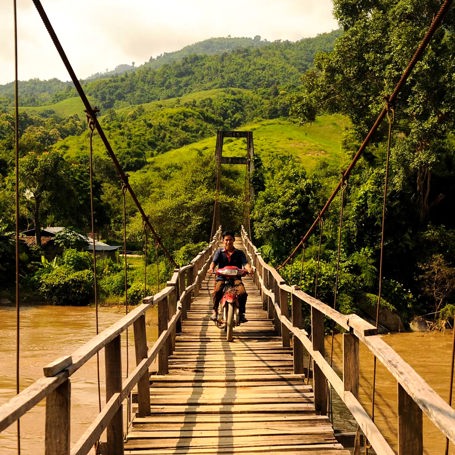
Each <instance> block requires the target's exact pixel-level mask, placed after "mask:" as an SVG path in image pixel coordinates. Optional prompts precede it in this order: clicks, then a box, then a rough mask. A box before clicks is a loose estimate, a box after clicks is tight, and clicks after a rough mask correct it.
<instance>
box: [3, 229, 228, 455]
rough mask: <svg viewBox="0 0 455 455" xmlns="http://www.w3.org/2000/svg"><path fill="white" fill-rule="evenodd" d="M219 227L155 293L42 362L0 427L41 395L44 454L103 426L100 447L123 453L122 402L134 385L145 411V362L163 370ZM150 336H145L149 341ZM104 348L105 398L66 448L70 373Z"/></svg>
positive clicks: (63, 450)
mask: <svg viewBox="0 0 455 455" xmlns="http://www.w3.org/2000/svg"><path fill="white" fill-rule="evenodd" d="M219 237H220V231H218V232H217V233H216V234H215V236H214V237H213V239H212V242H211V243H210V245H209V246H208V247H207V249H206V250H204V251H203V252H202V253H200V254H199V255H197V256H196V257H195V258H194V259H193V260H192V261H191V263H190V264H189V265H187V266H185V267H182V268H180V269H176V270H175V271H174V274H173V276H172V278H171V280H170V281H169V282H168V283H167V286H166V288H164V289H163V290H162V291H160V292H159V293H157V294H155V295H154V296H152V297H146V298H145V299H144V302H143V303H142V304H141V305H139V306H137V307H135V308H134V309H133V310H132V311H131V312H129V313H128V314H127V315H126V316H124V317H123V318H122V319H120V320H119V321H118V322H116V323H115V324H113V325H112V326H110V327H109V328H107V329H106V330H104V331H103V332H101V333H100V334H98V335H97V336H96V337H94V338H93V339H92V340H90V341H89V342H88V343H86V344H85V345H83V346H82V347H80V348H79V349H77V350H76V351H75V352H73V353H72V354H71V355H69V356H65V357H63V358H60V359H58V360H56V361H55V362H53V363H51V364H49V365H47V366H46V367H44V376H43V377H42V378H40V379H38V380H37V381H36V382H34V383H33V384H32V385H31V386H29V387H28V388H26V389H24V390H23V391H22V392H21V393H19V394H18V395H16V396H15V397H13V398H12V399H11V400H10V401H8V402H7V403H5V404H4V405H3V406H1V407H0V432H1V431H3V430H4V429H6V428H8V427H9V426H10V425H11V424H13V423H14V422H16V421H17V420H18V419H20V418H21V417H22V416H23V415H24V414H25V413H27V412H28V411H29V410H30V409H32V408H33V407H34V406H36V405H37V404H39V403H40V402H41V401H42V400H44V399H45V400H46V411H45V413H46V416H45V428H44V434H45V453H46V455H69V454H71V455H83V454H87V453H89V452H90V450H91V449H92V447H93V446H94V445H96V444H98V442H99V440H100V438H101V435H102V433H103V432H104V431H105V430H106V438H107V441H106V443H105V444H106V447H105V449H104V450H103V452H105V453H109V454H110V455H118V454H123V404H124V402H125V400H126V399H127V398H128V397H129V396H130V394H131V392H132V391H133V389H134V388H136V392H137V400H138V404H137V406H138V415H140V416H145V415H148V414H150V379H149V367H150V365H151V364H152V362H153V361H154V360H155V359H157V360H158V371H159V372H160V373H166V372H167V368H168V366H167V362H168V356H169V355H170V354H171V353H172V350H173V346H174V343H175V334H176V332H178V331H179V330H180V324H181V320H182V319H185V317H186V312H187V311H188V309H189V306H190V304H191V298H192V296H193V295H197V293H198V291H199V289H200V286H201V282H202V280H203V279H204V277H205V274H206V271H207V268H208V266H209V263H210V259H211V257H212V255H213V252H214V249H215V248H216V247H217V246H218V244H219ZM155 305H157V306H158V326H159V327H158V335H159V336H158V339H157V340H156V341H155V342H154V343H153V346H152V347H151V348H148V340H147V333H146V313H147V311H149V310H150V309H151V308H152V306H155ZM131 326H133V334H134V347H135V355H136V366H135V368H134V369H133V371H131V372H128V377H127V378H124V379H122V352H121V349H122V346H121V335H126V334H127V330H128V328H129V327H131ZM149 341H150V340H149ZM103 350H104V359H105V386H106V387H105V388H106V403H105V404H104V406H103V407H102V409H101V412H100V413H99V414H98V415H97V416H96V418H95V419H94V420H93V422H92V423H91V425H90V426H89V428H87V430H86V431H85V432H84V434H83V435H82V436H81V437H80V438H79V440H78V441H77V442H76V444H75V445H74V446H73V447H70V428H71V422H70V410H71V376H72V375H73V374H74V373H75V372H76V371H77V370H79V369H80V368H81V367H82V366H83V365H84V364H86V363H87V362H88V361H89V360H90V359H92V358H93V357H94V356H96V355H97V354H98V353H100V352H101V351H103Z"/></svg>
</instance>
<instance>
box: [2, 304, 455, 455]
mask: <svg viewBox="0 0 455 455" xmlns="http://www.w3.org/2000/svg"><path fill="white" fill-rule="evenodd" d="M124 314H125V309H124V308H123V307H116V308H112V307H111V308H102V307H101V308H99V325H100V330H103V329H104V328H106V327H108V326H109V325H110V324H112V323H113V322H115V321H117V320H118V319H120V318H121V317H123V316H124ZM0 320H1V329H0V405H1V404H3V403H5V402H6V401H8V400H9V399H10V398H11V397H13V396H14V395H15V390H16V382H15V381H16V379H15V368H16V367H15V365H16V310H15V308H5V307H0ZM147 323H148V330H150V336H151V337H154V336H155V337H156V315H150V316H149V319H148V321H147ZM94 335H95V309H94V308H87V307H55V306H36V307H25V308H22V309H21V331H20V341H21V349H20V352H21V357H20V371H21V381H20V382H21V390H23V389H24V388H26V387H27V386H29V385H30V384H32V383H33V382H34V381H35V380H36V379H38V378H39V377H41V376H42V371H43V370H42V368H43V366H45V365H46V364H48V363H50V362H51V361H53V360H55V359H57V358H58V357H61V356H63V355H68V354H70V353H71V352H73V351H74V350H75V349H77V348H78V347H80V346H81V345H83V344H84V343H85V342H87V341H88V340H89V339H90V338H92V337H93V336H94ZM384 340H385V341H386V342H387V343H388V344H389V345H390V346H392V347H393V348H394V349H395V350H396V351H397V352H398V353H399V354H400V355H401V356H402V357H403V358H404V359H405V360H406V361H407V362H408V363H409V364H411V366H413V367H414V369H415V370H416V371H417V372H418V373H419V374H420V375H421V376H422V377H423V378H424V379H425V380H426V381H427V382H428V383H429V384H430V385H431V386H432V387H433V388H434V389H435V390H436V391H437V392H438V393H439V394H440V395H441V396H442V397H443V398H444V399H445V400H446V401H447V400H448V391H449V380H450V371H449V370H450V356H451V351H452V334H451V332H449V331H447V332H446V333H444V334H443V333H439V332H438V333H401V334H393V335H384ZM122 342H123V343H126V341H125V340H122ZM331 342H332V341H331V338H328V339H327V348H328V350H330V346H331ZM129 345H130V351H132V343H129ZM340 346H341V337H338V336H337V337H335V339H334V363H335V364H337V363H338V362H339V361H340ZM130 359H131V360H128V363H129V362H131V363H132V362H134V360H133V359H134V354H133V353H132V352H131V355H130ZM100 363H101V365H102V363H103V359H101V362H100ZM126 363H127V359H124V368H126V367H125V365H126ZM361 365H362V369H361V385H360V398H361V401H362V403H363V404H364V405H365V406H366V409H367V410H368V411H370V409H371V384H372V381H373V360H372V358H371V356H370V355H369V353H368V352H367V351H366V350H365V349H361ZM125 374H126V373H125ZM71 387H72V409H71V415H72V428H71V432H72V434H71V440H72V443H74V442H76V441H77V440H78V438H79V436H80V435H81V434H82V433H83V432H84V430H85V429H86V428H87V426H88V425H89V423H90V422H91V420H92V419H93V416H94V415H95V414H96V413H97V412H98V382H97V365H96V360H93V361H91V362H89V363H88V364H87V365H86V366H84V367H83V368H81V370H80V371H78V372H77V373H76V374H75V375H74V376H73V377H72V385H71ZM396 389H397V387H396V383H395V381H394V380H393V378H392V377H391V376H390V375H389V374H388V373H387V372H386V371H385V369H384V368H383V367H382V365H381V364H380V363H378V369H377V376H376V398H375V399H376V407H375V416H376V419H375V421H376V424H377V425H378V427H379V428H380V429H381V430H382V431H383V434H384V435H385V437H386V439H387V440H389V441H390V443H391V444H392V445H393V446H394V447H395V448H396V395H397V392H396ZM102 397H103V398H102V401H104V390H102ZM333 414H334V426H335V428H339V429H342V430H348V431H350V430H353V429H355V425H354V424H353V423H352V421H351V420H350V416H349V414H348V413H347V412H345V410H344V409H343V407H342V406H341V405H339V404H338V403H337V401H336V400H335V399H334V404H333ZM43 428H44V402H43V403H41V404H40V405H39V406H38V407H37V408H36V409H33V410H32V411H30V412H29V413H27V414H26V416H24V417H23V418H22V419H21V453H22V454H33V455H40V454H43V453H44V443H43V440H42V434H43ZM424 446H425V452H424V453H425V454H426V455H439V454H444V448H445V439H444V437H443V436H441V434H440V432H439V431H438V430H437V429H435V428H434V427H433V426H432V425H431V424H429V423H428V421H427V420H426V419H424ZM362 453H363V452H362ZM0 454H1V455H15V454H17V436H16V425H12V426H11V427H10V428H9V429H8V430H6V431H4V432H3V433H1V434H0ZM450 454H451V455H455V448H454V447H453V446H451V447H450Z"/></svg>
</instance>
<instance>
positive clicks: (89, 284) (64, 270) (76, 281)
mask: <svg viewBox="0 0 455 455" xmlns="http://www.w3.org/2000/svg"><path fill="white" fill-rule="evenodd" d="M93 283H94V279H93V272H92V271H91V270H80V271H76V272H74V271H73V270H71V269H70V268H69V267H68V266H61V267H57V268H55V269H54V270H52V271H51V272H50V273H48V274H46V275H43V276H42V281H41V286H40V289H39V290H40V293H41V294H42V295H43V297H44V298H45V299H46V300H47V301H49V302H51V303H53V304H55V305H88V304H89V303H90V300H91V298H92V297H93Z"/></svg>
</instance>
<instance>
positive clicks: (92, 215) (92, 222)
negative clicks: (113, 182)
mask: <svg viewBox="0 0 455 455" xmlns="http://www.w3.org/2000/svg"><path fill="white" fill-rule="evenodd" d="M95 115H96V111H95ZM87 123H88V127H89V129H90V136H89V138H90V139H89V148H90V151H89V180H90V229H91V232H92V250H93V293H94V299H95V332H96V334H97V335H98V333H99V331H100V324H99V299H98V275H97V270H96V269H97V262H96V259H97V258H96V248H95V246H96V240H95V230H96V226H95V203H94V194H93V180H94V172H93V135H94V133H95V124H94V122H93V119H92V117H91V116H90V115H89V114H88V113H87ZM96 382H97V389H98V412H101V409H102V403H101V368H100V355H99V352H97V353H96Z"/></svg>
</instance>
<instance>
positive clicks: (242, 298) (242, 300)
mask: <svg viewBox="0 0 455 455" xmlns="http://www.w3.org/2000/svg"><path fill="white" fill-rule="evenodd" d="M235 287H236V289H237V297H238V299H239V319H240V322H248V320H247V318H246V317H245V311H246V299H247V297H248V294H247V293H246V290H245V286H244V285H243V283H242V281H241V280H237V281H236V282H235Z"/></svg>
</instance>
